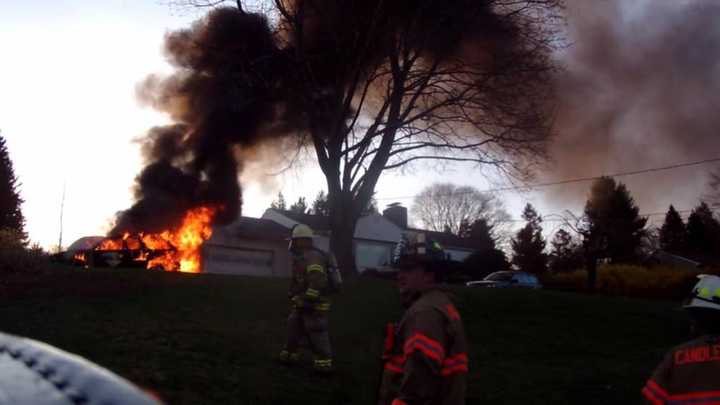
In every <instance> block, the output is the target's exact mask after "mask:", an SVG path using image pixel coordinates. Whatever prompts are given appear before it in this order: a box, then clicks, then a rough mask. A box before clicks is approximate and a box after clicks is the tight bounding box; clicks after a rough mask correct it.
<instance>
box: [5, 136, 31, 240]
mask: <svg viewBox="0 0 720 405" xmlns="http://www.w3.org/2000/svg"><path fill="white" fill-rule="evenodd" d="M19 187H20V183H18V179H17V177H16V176H15V170H14V169H13V164H12V161H11V160H10V153H9V152H8V149H7V145H6V143H5V138H3V136H2V135H0V229H8V230H10V231H12V232H14V234H16V235H18V237H19V238H21V240H25V238H26V234H25V218H24V217H23V214H22V209H21V205H22V203H23V200H22V198H20V192H19V190H18V189H19Z"/></svg>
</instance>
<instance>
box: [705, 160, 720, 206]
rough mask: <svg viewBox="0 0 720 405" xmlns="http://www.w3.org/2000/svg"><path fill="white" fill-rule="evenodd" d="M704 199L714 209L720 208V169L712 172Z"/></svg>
mask: <svg viewBox="0 0 720 405" xmlns="http://www.w3.org/2000/svg"><path fill="white" fill-rule="evenodd" d="M703 199H704V200H705V201H707V202H708V203H710V205H711V206H713V207H717V206H720V169H718V170H716V171H714V172H710V181H708V191H707V193H706V195H705V196H704V197H703Z"/></svg>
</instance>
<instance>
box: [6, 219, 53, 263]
mask: <svg viewBox="0 0 720 405" xmlns="http://www.w3.org/2000/svg"><path fill="white" fill-rule="evenodd" d="M23 238H24V237H23V235H22V233H20V232H18V231H15V230H12V229H7V228H4V229H0V274H10V273H21V272H23V273H36V272H40V271H42V270H44V269H45V268H46V267H47V261H48V258H47V255H46V254H45V252H43V250H42V249H41V248H40V247H39V246H38V245H34V246H32V247H31V248H30V249H28V248H27V247H26V245H27V243H26V242H25V241H24V240H23Z"/></svg>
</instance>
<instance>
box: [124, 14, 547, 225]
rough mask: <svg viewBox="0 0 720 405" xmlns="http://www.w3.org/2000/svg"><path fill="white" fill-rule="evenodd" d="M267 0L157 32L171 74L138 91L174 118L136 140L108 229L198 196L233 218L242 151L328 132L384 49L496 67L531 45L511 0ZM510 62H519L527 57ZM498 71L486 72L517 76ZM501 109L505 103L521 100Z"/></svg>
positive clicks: (334, 130) (168, 220) (180, 207)
mask: <svg viewBox="0 0 720 405" xmlns="http://www.w3.org/2000/svg"><path fill="white" fill-rule="evenodd" d="M556 1H559V0H543V2H540V3H546V4H554V2H556ZM278 3H280V4H283V5H285V6H287V9H286V10H281V12H280V13H279V14H280V16H281V17H279V21H278V22H277V24H276V25H274V26H270V24H269V23H268V21H267V19H266V18H265V17H264V16H262V15H260V14H253V13H245V12H243V11H241V10H238V9H235V8H218V9H214V10H213V11H211V12H210V13H209V14H208V15H207V17H205V18H203V19H201V20H199V21H198V22H196V23H195V24H194V25H193V26H192V27H191V28H190V29H186V30H180V31H177V32H173V33H171V34H169V35H168V36H167V38H166V41H165V48H166V53H167V56H168V59H169V61H170V62H171V63H172V64H173V65H174V67H175V72H174V73H173V74H172V75H171V76H169V77H157V76H151V77H149V78H148V79H147V80H146V81H145V82H144V83H143V84H142V85H141V86H140V88H139V89H138V94H139V97H140V99H141V100H143V101H144V102H145V103H147V104H149V105H151V106H153V107H154V108H155V109H157V110H160V111H164V112H167V113H168V114H169V115H170V116H171V117H172V119H173V120H174V122H175V124H174V125H171V126H167V127H160V128H154V129H153V130H151V131H150V132H149V134H148V135H147V137H146V138H145V139H144V140H143V153H144V156H145V158H146V161H147V166H146V167H145V169H144V170H143V171H142V173H141V174H140V175H139V176H138V178H137V185H136V187H137V189H136V199H137V203H136V204H135V205H134V206H133V207H131V208H130V209H129V210H127V211H125V212H123V213H122V214H121V215H120V216H119V217H118V220H117V223H116V226H115V228H114V229H113V231H112V233H113V234H118V233H120V232H123V231H137V230H146V231H157V230H160V229H164V228H168V227H169V226H171V225H173V224H178V223H179V222H180V218H181V215H182V214H183V213H184V212H185V211H186V210H187V209H188V208H192V207H195V206H199V205H208V204H210V205H216V206H221V207H223V211H222V215H220V216H219V217H218V218H217V221H219V222H220V223H226V222H229V221H232V220H233V219H234V218H235V217H236V215H237V214H238V213H239V212H240V206H241V190H240V186H239V184H238V176H239V173H240V172H241V170H242V160H241V159H247V158H248V157H250V158H252V155H253V153H254V152H253V151H259V150H265V151H266V150H267V145H268V144H270V143H271V144H272V145H273V146H274V147H276V148H277V150H278V152H279V153H278V154H279V155H282V154H283V152H285V151H288V148H286V147H284V145H288V144H289V145H293V148H297V145H298V144H302V143H304V142H307V141H306V140H305V139H306V138H305V137H302V136H297V135H301V134H302V133H303V132H307V131H308V130H309V131H312V132H313V134H316V135H317V134H318V133H320V134H324V133H327V134H328V137H331V136H335V135H336V134H338V133H340V132H341V131H338V129H342V126H343V125H345V122H344V119H347V118H349V117H338V114H337V112H338V111H345V110H344V109H342V100H343V99H344V94H342V93H343V92H344V91H347V88H350V87H351V86H350V83H352V82H353V81H356V80H359V81H361V82H362V80H363V79H364V78H365V76H366V75H368V74H369V72H370V71H372V70H374V68H375V67H377V66H378V65H381V64H385V63H387V57H388V54H389V53H390V49H395V48H396V47H399V48H401V49H403V46H406V44H407V43H412V44H413V46H412V47H409V48H412V49H413V50H417V51H418V53H419V55H420V60H419V62H418V63H419V64H423V63H425V64H427V65H431V63H430V62H431V61H433V60H436V59H443V60H446V61H451V60H455V61H456V60H458V59H462V60H464V61H465V62H469V63H474V64H483V65H485V68H486V69H487V70H493V69H505V70H511V69H512V67H511V66H505V67H501V66H502V65H508V64H507V61H508V60H511V59H512V58H514V57H516V56H517V54H518V53H519V52H520V51H521V49H520V48H522V47H523V46H524V47H525V48H523V49H522V50H523V51H525V50H527V48H533V44H530V43H528V41H527V40H526V39H525V38H522V35H520V34H521V33H520V32H519V31H520V30H527V31H530V30H531V29H529V28H528V27H526V26H523V24H525V23H528V21H519V20H518V18H520V17H517V16H518V15H521V13H513V12H512V10H510V9H508V7H512V4H515V3H514V2H512V1H508V2H505V3H507V4H509V5H510V6H506V7H505V9H504V10H503V11H504V14H503V13H498V7H500V6H497V4H499V3H503V1H499V0H498V1H479V0H424V1H419V0H393V1H380V0H354V1H350V0H347V1H336V0H294V1H290V0H288V1H282V2H278ZM493 4H494V6H492V5H493ZM528 4H533V3H531V2H529V3H528ZM289 16H292V17H289ZM399 38H401V39H399ZM398 42H403V43H401V44H398ZM535 45H536V46H535V47H536V48H537V47H539V46H546V44H535ZM298 50H302V52H300V51H298ZM490 61H491V62H490ZM526 62H527V61H526ZM537 62H538V63H539V64H540V65H542V64H543V63H544V60H542V59H539V60H538V61H537ZM517 65H518V66H519V67H518V70H522V69H524V68H527V67H528V66H530V64H527V65H522V64H517ZM513 66H514V65H513ZM541 67H542V66H541ZM540 70H541V69H538V71H540ZM504 73H505V74H502V75H496V76H495V77H496V79H495V80H496V81H502V80H505V81H506V82H507V81H512V79H513V78H517V77H521V75H522V73H519V72H512V73H508V72H504ZM525 77H530V76H529V75H526V76H525ZM514 81H515V82H518V83H519V82H522V81H520V80H514ZM529 81H530V80H528V82H529ZM378 82H379V84H378V86H382V85H383V84H385V85H386V84H387V83H383V82H382V81H378ZM473 83H475V82H473ZM506 84H507V83H506ZM498 87H503V86H498ZM505 87H512V88H513V89H515V88H516V87H522V85H521V84H516V85H515V86H505ZM360 88H362V85H361V86H360ZM371 90H372V89H371ZM353 91H357V90H353ZM353 94H354V93H353ZM517 94H519V93H517V92H515V93H512V91H509V92H506V94H501V92H498V94H491V95H489V96H488V97H489V98H490V97H495V99H496V100H503V101H504V105H505V106H510V105H514V104H515V105H527V106H529V102H527V101H523V100H516V99H517V97H516V96H517ZM511 98H512V100H513V102H509V101H510V99H511ZM530 98H531V97H526V99H530ZM483 101H484V100H483ZM507 109H508V110H509V111H511V113H516V112H517V111H519V110H522V107H512V108H510V107H507ZM526 109H527V108H526ZM323 131H326V132H323ZM295 136H297V137H296V138H293V137H295ZM288 140H290V141H288Z"/></svg>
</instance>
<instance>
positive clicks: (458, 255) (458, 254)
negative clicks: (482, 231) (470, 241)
mask: <svg viewBox="0 0 720 405" xmlns="http://www.w3.org/2000/svg"><path fill="white" fill-rule="evenodd" d="M445 251H446V252H447V253H448V254H449V255H450V258H451V259H452V260H455V261H457V262H461V261H463V260H465V259H466V258H467V257H468V256H470V255H471V254H472V252H473V251H472V250H464V249H462V250H461V249H446V250H445Z"/></svg>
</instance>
